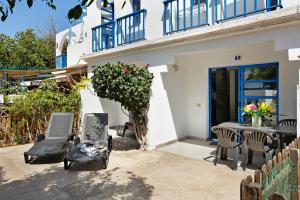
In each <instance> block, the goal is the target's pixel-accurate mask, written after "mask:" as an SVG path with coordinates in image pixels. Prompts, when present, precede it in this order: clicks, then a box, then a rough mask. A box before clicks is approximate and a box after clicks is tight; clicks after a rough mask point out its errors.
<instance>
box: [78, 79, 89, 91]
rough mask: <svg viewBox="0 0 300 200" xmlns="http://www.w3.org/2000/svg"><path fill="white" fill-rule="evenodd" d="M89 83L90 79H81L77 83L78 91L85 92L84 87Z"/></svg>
mask: <svg viewBox="0 0 300 200" xmlns="http://www.w3.org/2000/svg"><path fill="white" fill-rule="evenodd" d="M90 83H91V79H89V78H82V79H81V80H80V82H79V83H78V86H79V90H85V88H86V86H88V85H89V84H90Z"/></svg>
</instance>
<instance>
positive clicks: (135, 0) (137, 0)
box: [132, 0, 141, 12]
mask: <svg viewBox="0 0 300 200" xmlns="http://www.w3.org/2000/svg"><path fill="white" fill-rule="evenodd" d="M132 9H133V12H134V11H139V10H141V0H132Z"/></svg>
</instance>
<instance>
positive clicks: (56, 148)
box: [25, 139, 66, 157]
mask: <svg viewBox="0 0 300 200" xmlns="http://www.w3.org/2000/svg"><path fill="white" fill-rule="evenodd" d="M65 149H66V140H65V139H53V140H43V141H41V142H38V143H36V144H35V145H34V146H33V147H31V149H29V151H27V152H26V153H25V154H27V155H31V156H38V157H43V156H51V155H57V154H62V153H64V152H65Z"/></svg>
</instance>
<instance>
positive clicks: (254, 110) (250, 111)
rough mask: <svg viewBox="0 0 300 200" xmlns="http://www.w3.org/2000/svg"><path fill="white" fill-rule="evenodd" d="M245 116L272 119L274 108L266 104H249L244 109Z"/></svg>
mask: <svg viewBox="0 0 300 200" xmlns="http://www.w3.org/2000/svg"><path fill="white" fill-rule="evenodd" d="M243 112H244V113H243V115H248V116H252V117H255V116H257V117H265V118H267V117H271V116H272V113H273V109H272V106H271V105H270V104H266V103H265V102H263V103H258V104H257V105H255V104H253V103H252V104H248V105H246V106H245V107H244V108H243Z"/></svg>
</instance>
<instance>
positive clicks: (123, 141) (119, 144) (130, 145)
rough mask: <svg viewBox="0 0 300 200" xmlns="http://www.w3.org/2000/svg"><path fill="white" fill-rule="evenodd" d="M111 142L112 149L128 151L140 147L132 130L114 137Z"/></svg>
mask: <svg viewBox="0 0 300 200" xmlns="http://www.w3.org/2000/svg"><path fill="white" fill-rule="evenodd" d="M112 143H113V151H129V150H134V149H139V148H140V145H139V143H138V142H137V141H136V139H135V135H134V133H132V132H126V134H125V135H124V136H123V137H120V136H117V137H114V138H113V141H112Z"/></svg>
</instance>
